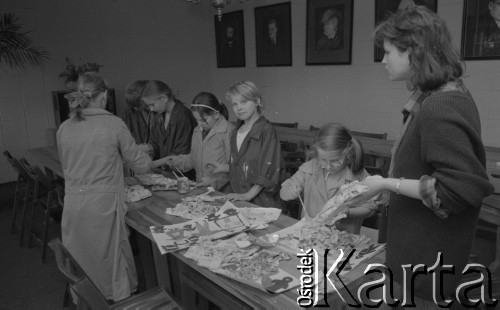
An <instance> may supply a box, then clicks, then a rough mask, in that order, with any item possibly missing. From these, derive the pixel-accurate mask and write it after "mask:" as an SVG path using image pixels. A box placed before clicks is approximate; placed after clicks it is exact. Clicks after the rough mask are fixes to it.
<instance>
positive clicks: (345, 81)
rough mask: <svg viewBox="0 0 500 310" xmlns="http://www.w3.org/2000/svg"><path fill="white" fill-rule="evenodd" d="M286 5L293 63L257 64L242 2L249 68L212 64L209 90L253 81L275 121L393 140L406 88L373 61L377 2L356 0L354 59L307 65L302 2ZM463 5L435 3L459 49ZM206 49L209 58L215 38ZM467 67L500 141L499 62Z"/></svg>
mask: <svg viewBox="0 0 500 310" xmlns="http://www.w3.org/2000/svg"><path fill="white" fill-rule="evenodd" d="M275 3H281V1H262V0H257V1H252V4H253V6H261V5H267V4H275ZM291 3H292V44H293V51H292V57H293V64H292V66H291V67H257V66H256V56H255V31H254V29H255V24H254V12H253V9H252V8H248V7H247V6H242V7H243V8H244V19H245V41H246V42H245V43H246V59H247V66H246V68H244V69H241V68H231V69H217V68H216V66H215V64H212V67H211V71H210V72H211V76H212V78H211V81H212V89H213V90H214V91H215V92H216V93H218V94H221V95H222V94H224V91H225V90H226V89H227V87H228V86H229V85H231V84H232V83H234V82H235V81H238V80H243V79H250V80H253V81H255V82H256V83H257V85H258V86H259V88H260V89H261V91H262V93H263V98H264V100H265V104H266V106H265V115H266V117H267V118H268V119H270V120H272V121H276V122H292V121H298V122H299V128H303V129H308V128H309V126H310V125H315V126H321V125H322V124H325V123H327V122H331V121H335V122H341V123H344V124H345V125H346V126H348V127H350V128H351V129H353V130H357V131H370V132H387V133H388V134H389V138H390V139H394V138H395V137H396V136H397V134H398V131H399V128H400V124H401V122H402V117H401V113H400V111H401V109H402V107H403V105H404V103H405V101H406V99H407V98H408V97H409V95H410V93H409V92H408V90H407V89H406V87H405V85H404V83H401V82H390V81H389V80H388V79H387V74H386V72H385V69H384V65H383V64H381V63H375V62H374V61H373V38H372V33H373V30H374V24H375V16H374V15H375V13H374V12H375V1H373V0H372V1H367V0H363V1H354V18H353V44H352V63H351V64H350V65H330V66H306V65H305V58H306V54H305V53H306V46H305V41H306V33H305V25H306V4H307V1H306V0H294V1H291ZM462 9H463V1H457V0H439V1H438V14H439V15H440V16H441V17H443V18H444V19H445V20H446V22H447V24H448V27H449V28H450V31H451V33H452V36H453V39H454V44H455V45H456V47H457V49H459V44H460V40H461V33H462ZM212 32H213V30H212ZM212 35H213V34H212ZM211 43H212V42H211ZM211 54H212V55H211V58H212V59H214V58H215V46H214V43H212V47H211ZM212 63H213V61H212ZM466 66H467V77H466V78H465V83H466V85H467V86H468V87H469V89H470V91H471V92H472V94H473V96H474V98H475V100H476V103H477V106H478V109H479V113H480V116H481V121H482V136H483V139H484V142H485V144H486V145H490V146H500V138H498V137H500V102H499V98H500V83H498V81H500V79H499V78H500V60H496V61H495V60H490V61H485V60H483V61H467V62H466Z"/></svg>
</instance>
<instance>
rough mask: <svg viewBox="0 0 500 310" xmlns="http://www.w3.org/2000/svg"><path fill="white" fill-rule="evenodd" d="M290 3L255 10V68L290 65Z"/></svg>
mask: <svg viewBox="0 0 500 310" xmlns="http://www.w3.org/2000/svg"><path fill="white" fill-rule="evenodd" d="M290 14H291V3H290V2H285V3H278V4H273V5H268V6H261V7H256V8H255V42H256V52H257V53H256V54H257V67H269V66H291V65H292V19H291V15H290Z"/></svg>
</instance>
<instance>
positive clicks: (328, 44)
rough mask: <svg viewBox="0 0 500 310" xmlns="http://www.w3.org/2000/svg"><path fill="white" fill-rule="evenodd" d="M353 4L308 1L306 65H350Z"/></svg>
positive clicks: (349, 0) (344, 0) (346, 0)
mask: <svg viewBox="0 0 500 310" xmlns="http://www.w3.org/2000/svg"><path fill="white" fill-rule="evenodd" d="M352 16H353V1H352V0H308V1H307V22H306V64H307V65H338V64H350V63H351V50H352Z"/></svg>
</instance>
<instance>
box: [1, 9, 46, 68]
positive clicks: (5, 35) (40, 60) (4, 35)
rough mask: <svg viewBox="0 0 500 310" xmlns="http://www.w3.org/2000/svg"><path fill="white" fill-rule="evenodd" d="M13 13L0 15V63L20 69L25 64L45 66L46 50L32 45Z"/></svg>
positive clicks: (26, 32)
mask: <svg viewBox="0 0 500 310" xmlns="http://www.w3.org/2000/svg"><path fill="white" fill-rule="evenodd" d="M18 20H19V19H18V18H17V17H16V16H15V15H14V14H13V13H4V14H2V15H1V16H0V63H5V64H7V65H9V66H10V67H11V68H12V69H22V68H25V67H27V65H30V66H33V67H38V68H41V69H43V68H45V64H46V62H47V60H48V55H49V54H48V52H47V51H45V50H43V49H42V48H40V47H38V46H36V45H34V42H33V40H32V39H30V38H29V37H28V36H27V34H29V33H30V32H29V31H24V30H22V29H21V28H22V25H21V24H20V23H19V22H18Z"/></svg>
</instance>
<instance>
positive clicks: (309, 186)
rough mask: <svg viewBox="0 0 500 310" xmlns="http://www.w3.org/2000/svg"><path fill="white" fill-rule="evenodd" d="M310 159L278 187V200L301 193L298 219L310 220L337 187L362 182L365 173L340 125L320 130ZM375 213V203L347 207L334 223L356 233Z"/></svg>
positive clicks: (360, 151) (360, 154) (356, 143)
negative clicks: (364, 221) (300, 214)
mask: <svg viewBox="0 0 500 310" xmlns="http://www.w3.org/2000/svg"><path fill="white" fill-rule="evenodd" d="M312 156H313V157H314V158H313V159H312V160H310V161H308V162H306V163H304V164H303V165H302V166H300V168H299V170H298V171H297V172H296V173H295V174H294V175H293V176H292V177H291V178H289V179H288V180H286V181H285V182H283V184H282V185H281V191H280V197H281V199H283V200H292V199H296V198H298V197H299V195H301V194H302V192H304V207H305V209H304V210H302V216H303V217H307V218H314V217H316V216H317V215H318V214H319V213H320V212H323V211H324V210H323V206H324V205H325V204H326V202H327V201H328V200H330V199H331V198H332V197H334V196H336V195H338V194H339V193H340V187H341V186H342V185H344V184H346V183H350V182H353V181H362V180H364V179H365V178H366V177H368V176H369V174H368V173H367V172H366V170H365V169H364V168H363V156H364V152H363V147H362V146H361V144H360V143H359V141H357V140H356V139H354V138H353V137H352V136H351V134H350V133H349V130H348V129H347V128H346V127H344V126H343V125H341V124H337V123H330V124H327V125H325V126H323V127H321V128H320V130H319V131H318V134H317V136H316V141H315V143H314V145H313V154H312ZM376 210H377V204H376V202H375V200H370V201H368V202H365V203H363V204H361V205H359V206H351V207H350V208H347V209H346V210H345V211H343V212H344V214H345V218H344V219H342V220H340V221H337V222H336V223H335V226H336V227H337V229H339V230H345V231H347V232H349V233H355V234H359V230H360V228H361V223H362V222H363V219H364V218H366V217H369V216H371V215H372V214H374V213H375V211H376Z"/></svg>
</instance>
